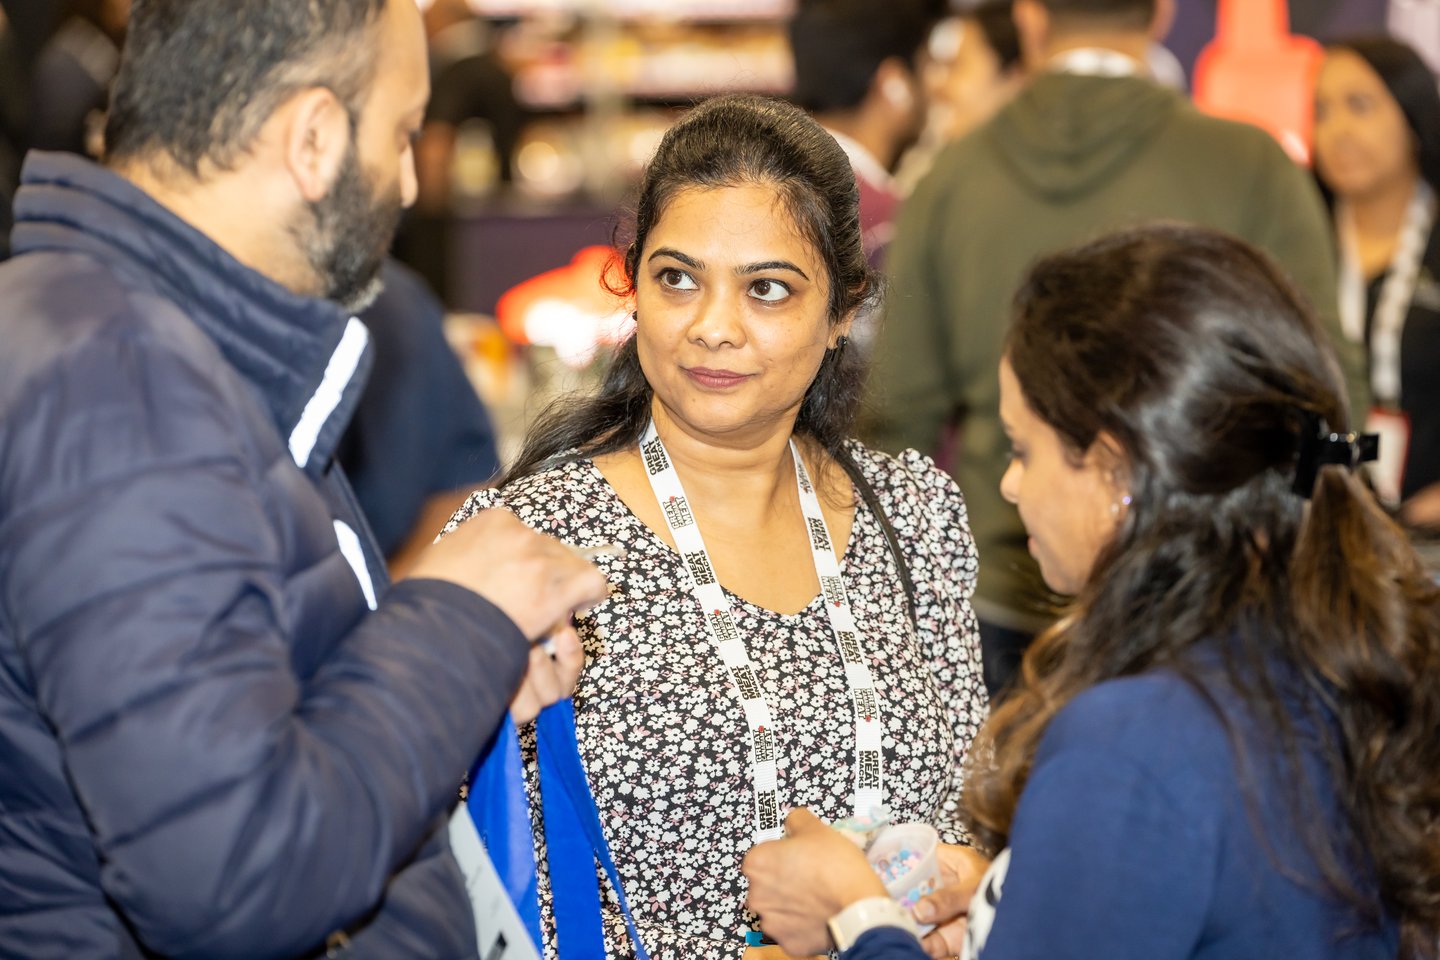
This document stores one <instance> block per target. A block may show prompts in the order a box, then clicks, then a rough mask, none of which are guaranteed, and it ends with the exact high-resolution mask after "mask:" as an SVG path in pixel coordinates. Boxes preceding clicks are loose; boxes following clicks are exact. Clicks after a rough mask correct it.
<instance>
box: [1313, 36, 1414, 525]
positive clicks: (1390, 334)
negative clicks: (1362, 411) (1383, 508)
mask: <svg viewBox="0 0 1440 960" xmlns="http://www.w3.org/2000/svg"><path fill="white" fill-rule="evenodd" d="M1315 169H1316V171H1317V173H1318V174H1319V177H1320V181H1321V184H1322V186H1323V187H1324V188H1325V190H1326V191H1327V193H1328V195H1329V196H1330V197H1331V198H1332V200H1333V209H1334V216H1335V229H1336V233H1337V235H1338V239H1339V247H1340V311H1341V321H1342V326H1343V327H1344V330H1345V333H1346V335H1347V336H1348V337H1350V339H1352V340H1354V341H1355V342H1357V343H1360V342H1363V343H1364V344H1365V347H1366V352H1367V355H1368V357H1369V364H1370V384H1371V390H1372V393H1373V399H1374V401H1375V410H1374V411H1373V412H1372V415H1371V417H1370V420H1369V425H1368V429H1373V430H1375V431H1377V432H1378V433H1379V434H1380V435H1381V448H1380V456H1381V460H1380V465H1379V468H1378V469H1377V470H1376V471H1375V474H1374V476H1375V482H1376V489H1377V491H1378V492H1379V493H1380V494H1381V496H1382V498H1383V499H1385V500H1386V501H1387V503H1389V504H1390V505H1391V506H1398V508H1399V511H1400V517H1401V519H1402V520H1403V521H1405V522H1406V523H1408V524H1411V525H1414V526H1419V527H1429V528H1433V529H1440V377H1437V376H1436V374H1435V371H1436V369H1437V366H1440V229H1436V217H1435V212H1436V194H1437V191H1440V91H1437V89H1436V79H1435V76H1434V74H1432V73H1431V72H1430V70H1429V68H1428V67H1427V66H1426V64H1425V61H1424V60H1422V59H1421V58H1420V56H1419V55H1418V54H1416V53H1415V52H1414V51H1413V50H1411V49H1410V48H1409V47H1407V46H1405V45H1404V44H1402V43H1400V42H1398V41H1396V40H1391V39H1390V38H1388V37H1373V38H1363V39H1356V40H1347V41H1341V42H1338V43H1335V44H1332V45H1331V46H1330V47H1329V49H1328V53H1327V55H1326V57H1325V63H1324V67H1323V68H1322V69H1321V71H1320V77H1319V80H1318V81H1317V84H1316V91H1315Z"/></svg>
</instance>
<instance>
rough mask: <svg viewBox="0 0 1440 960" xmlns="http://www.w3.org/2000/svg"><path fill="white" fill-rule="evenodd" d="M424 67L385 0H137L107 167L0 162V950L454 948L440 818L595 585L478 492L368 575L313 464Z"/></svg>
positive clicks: (558, 656)
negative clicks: (429, 543) (0, 202)
mask: <svg viewBox="0 0 1440 960" xmlns="http://www.w3.org/2000/svg"><path fill="white" fill-rule="evenodd" d="M427 86H428V83H427V80H426V69H425V51H424V40H423V36H422V31H421V27H420V18H419V13H418V11H417V9H416V7H415V4H414V3H412V2H409V0H307V2H300V3H293V2H292V3H272V2H268V0H267V2H260V0H255V2H245V3H236V2H234V0H137V2H136V3H135V9H134V19H133V22H132V24H131V30H130V34H129V38H128V40H127V46H126V49H125V51H124V53H123V54H122V59H121V65H120V71H119V75H118V77H117V80H116V84H115V87H114V91H113V95H112V102H111V107H110V112H109V115H108V121H107V129H106V142H107V145H108V156H107V159H106V163H105V165H104V166H97V165H94V164H91V163H89V162H88V161H86V160H83V159H81V158H79V157H76V156H72V155H60V154H33V155H31V156H30V157H29V159H28V161H27V165H26V168H25V173H24V182H23V185H22V187H21V189H20V192H19V194H18V197H17V203H16V228H15V231H14V235H13V244H14V250H15V254H16V256H15V259H14V260H12V261H10V262H8V263H6V264H5V265H4V266H0V343H3V344H4V349H3V350H0V956H4V957H11V956H23V957H27V958H36V957H51V956H55V957H59V956H64V957H77V956H84V957H139V956H151V955H164V956H174V957H287V956H311V955H317V954H320V953H325V952H329V953H331V954H338V953H341V952H344V951H345V950H347V949H349V950H351V951H352V952H353V953H354V954H356V955H363V956H374V957H410V956H445V957H472V956H475V955H476V953H477V948H476V931H475V928H474V923H473V920H472V913H471V909H472V908H471V906H470V903H469V901H468V899H467V895H466V891H465V888H464V883H463V880H462V878H461V875H460V872H459V870H458V868H457V866H456V862H455V859H454V857H453V855H452V854H451V852H450V849H449V845H448V842H447V839H446V834H445V831H444V823H445V814H446V811H447V809H448V808H449V807H450V806H451V805H452V804H453V802H454V799H455V797H456V794H457V788H458V786H459V781H460V779H461V776H462V775H463V773H464V771H465V770H466V769H467V767H468V766H469V765H470V763H471V762H472V761H473V759H474V758H475V756H476V755H477V754H478V752H479V751H480V749H481V748H482V746H483V745H484V743H485V742H486V740H487V738H488V737H489V736H490V735H491V733H492V732H493V731H494V730H495V729H496V727H497V725H498V723H499V721H500V719H501V717H502V715H503V714H504V712H505V710H506V709H507V706H509V707H510V708H511V709H512V712H513V713H514V714H515V715H516V718H517V720H518V721H520V722H523V721H525V720H526V719H527V718H528V717H531V716H533V715H534V714H535V712H536V711H537V709H538V707H539V705H540V704H543V703H545V702H549V701H551V700H553V699H556V698H557V697H558V696H560V695H563V694H564V693H565V692H566V691H567V690H568V689H569V686H570V685H571V684H573V681H574V678H575V676H577V675H578V672H579V667H580V664H581V662H582V659H583V658H582V655H581V653H580V650H579V646H578V641H577V640H576V638H575V636H574V633H573V630H572V629H570V628H569V626H568V623H569V619H568V618H569V617H570V615H571V614H572V613H573V612H574V611H575V610H577V609H578V608H581V607H583V606H585V605H588V604H590V603H593V602H595V601H597V600H598V599H599V598H600V597H601V596H603V594H604V592H605V582H604V578H603V577H602V576H601V575H600V574H599V573H598V572H597V571H596V570H595V569H594V568H593V567H591V566H590V565H589V564H587V563H585V562H583V561H581V560H579V559H577V558H576V557H575V556H574V555H573V554H572V553H571V552H569V551H568V550H567V549H565V548H563V547H561V546H560V545H559V544H558V543H556V542H554V541H551V540H548V539H546V538H543V537H540V536H538V535H536V534H533V533H531V532H530V531H528V530H526V529H525V528H524V527H522V526H521V525H520V524H519V522H518V521H517V520H515V519H514V518H513V517H510V516H508V515H506V514H502V513H499V512H495V513H492V514H490V515H485V516H481V517H480V518H477V521H474V522H471V523H467V524H465V525H464V526H462V527H461V528H460V529H459V530H457V531H456V532H455V533H454V534H453V535H452V536H450V537H448V538H447V539H446V540H445V541H444V542H443V543H441V544H438V545H436V546H434V547H432V548H431V549H430V550H429V551H428V552H427V553H426V554H425V555H424V556H422V557H421V558H420V559H419V560H418V561H417V563H416V564H415V566H414V568H413V570H412V573H411V576H410V578H409V579H406V580H403V581H401V582H398V583H396V584H394V585H391V584H389V583H388V582H387V580H386V576H385V572H384V571H385V567H384V564H383V562H382V558H381V557H380V556H379V554H378V551H377V550H376V548H375V546H374V543H373V538H372V537H371V536H370V533H369V530H368V528H367V527H366V525H365V522H364V521H363V519H362V518H361V517H360V516H359V514H358V512H357V510H356V509H355V506H354V500H353V497H352V495H351V493H350V490H349V487H348V485H347V483H346V481H345V478H344V476H343V474H342V472H341V471H340V469H339V468H338V467H336V466H335V465H334V464H333V462H332V452H333V449H334V446H335V443H336V441H337V438H338V436H339V434H340V432H341V430H342V428H343V427H344V424H345V421H346V419H347V418H348V417H349V414H350V412H351V410H352V409H353V407H354V404H355V402H356V399H357V398H358V395H359V393H360V390H361V387H362V385H363V381H364V379H365V373H366V371H367V369H368V367H369V364H370V355H369V349H370V348H369V345H368V336H367V333H366V330H365V328H364V326H363V325H362V324H361V323H360V322H359V321H358V320H356V319H354V317H353V312H354V311H356V310H358V309H359V308H360V307H361V306H362V305H363V304H364V303H365V302H367V301H368V300H369V299H371V298H372V297H373V296H374V294H375V291H376V288H377V276H378V272H379V268H380V264H381V260H382V257H383V254H384V251H385V249H386V246H387V245H388V242H389V239H390V233H391V231H392V230H393V229H394V226H395V221H396V219H397V217H398V216H399V213H400V210H401V209H402V208H403V207H404V206H405V205H406V204H408V203H410V202H411V201H412V200H413V199H414V194H415V176H414V169H413V158H412V155H411V150H410V142H411V137H412V136H413V135H414V133H415V131H416V130H417V128H418V127H419V125H420V121H421V118H422V116H423V114H424V108H425V100H426V96H427ZM546 635H549V636H551V637H553V638H554V641H555V642H554V644H553V648H554V650H555V651H556V652H555V654H554V656H553V657H552V656H551V655H549V654H547V653H546V652H545V651H544V650H542V649H541V648H539V647H533V646H532V645H531V642H532V641H534V640H536V639H538V638H540V637H542V636H546ZM522 677H523V678H524V680H523V683H522ZM517 691H518V692H517Z"/></svg>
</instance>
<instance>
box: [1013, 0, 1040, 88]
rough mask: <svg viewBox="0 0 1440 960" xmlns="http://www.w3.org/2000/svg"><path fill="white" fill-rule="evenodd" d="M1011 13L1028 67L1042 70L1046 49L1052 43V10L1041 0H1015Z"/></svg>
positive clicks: (1023, 57)
mask: <svg viewBox="0 0 1440 960" xmlns="http://www.w3.org/2000/svg"><path fill="white" fill-rule="evenodd" d="M1010 15H1011V17H1012V18H1013V19H1014V20H1015V33H1016V34H1017V35H1018V37H1019V40H1020V53H1021V59H1023V60H1024V61H1025V67H1026V69H1028V70H1030V71H1032V72H1035V71H1038V70H1040V68H1041V67H1043V66H1044V65H1045V50H1046V48H1047V47H1048V46H1049V44H1050V11H1049V10H1048V9H1046V7H1045V5H1044V4H1043V3H1041V2H1040V0H1015V6H1014V7H1013V8H1012V10H1011V14H1010Z"/></svg>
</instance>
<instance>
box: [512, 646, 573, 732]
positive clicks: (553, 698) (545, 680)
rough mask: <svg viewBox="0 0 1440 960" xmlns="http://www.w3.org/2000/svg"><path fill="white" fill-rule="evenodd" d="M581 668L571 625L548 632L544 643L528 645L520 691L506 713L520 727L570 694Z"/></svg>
mask: <svg viewBox="0 0 1440 960" xmlns="http://www.w3.org/2000/svg"><path fill="white" fill-rule="evenodd" d="M584 668H585V651H584V650H583V649H581V647H580V637H579V635H577V634H576V633H575V628H574V627H573V626H569V625H568V624H567V625H566V626H565V627H562V628H561V629H559V630H556V631H555V632H554V633H552V634H550V636H549V638H548V640H547V642H546V643H544V644H537V645H536V646H534V647H532V648H531V649H530V666H529V668H528V669H527V670H526V671H525V679H523V680H521V681H520V690H519V692H518V693H516V694H515V699H514V700H511V701H510V716H511V717H512V718H513V719H514V720H515V724H516V726H524V725H525V724H527V723H529V722H530V721H531V720H534V719H535V718H536V717H537V716H539V715H540V711H541V710H544V709H545V708H546V707H548V706H550V704H552V703H557V702H559V701H561V700H564V699H565V698H566V697H568V696H570V694H572V693H574V692H575V683H576V681H577V680H579V679H580V671H581V670H583V669H584Z"/></svg>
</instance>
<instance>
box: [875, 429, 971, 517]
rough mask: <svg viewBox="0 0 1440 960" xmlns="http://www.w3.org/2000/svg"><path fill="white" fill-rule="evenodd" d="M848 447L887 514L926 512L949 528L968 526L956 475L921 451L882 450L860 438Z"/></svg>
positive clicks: (966, 512)
mask: <svg viewBox="0 0 1440 960" xmlns="http://www.w3.org/2000/svg"><path fill="white" fill-rule="evenodd" d="M847 449H848V452H849V454H850V457H851V459H853V460H854V461H855V464H856V466H858V467H859V468H860V473H861V475H862V476H863V477H864V478H865V480H866V481H868V482H869V484H870V485H871V487H872V488H874V490H875V495H876V496H877V497H878V498H879V499H880V502H881V504H882V505H883V506H884V507H885V509H886V511H887V513H896V512H898V513H902V514H907V515H908V514H916V513H924V514H928V515H929V516H930V517H931V518H932V519H934V520H938V521H942V522H943V524H944V525H945V526H947V527H954V528H957V529H968V528H969V522H970V518H969V513H968V511H967V510H966V508H965V496H964V494H962V493H961V491H960V487H959V485H958V484H956V483H955V478H954V477H952V476H950V474H949V473H947V472H946V471H945V470H944V469H943V468H941V467H940V466H939V465H938V464H937V463H936V462H935V461H934V460H933V459H932V458H930V457H929V456H927V455H925V454H923V453H921V452H920V451H918V450H902V451H901V452H899V453H897V454H889V453H883V452H881V451H879V450H875V449H872V448H870V447H867V446H865V445H864V444H863V443H861V442H860V441H858V440H852V441H850V443H849V446H848V448H847Z"/></svg>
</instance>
